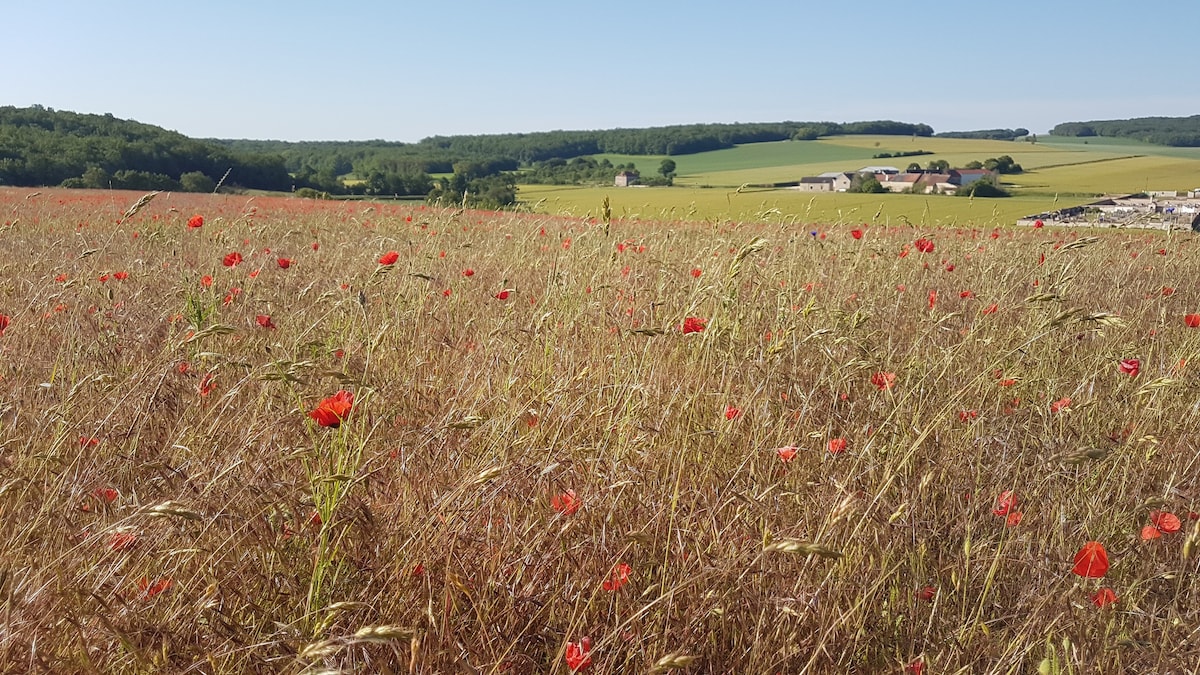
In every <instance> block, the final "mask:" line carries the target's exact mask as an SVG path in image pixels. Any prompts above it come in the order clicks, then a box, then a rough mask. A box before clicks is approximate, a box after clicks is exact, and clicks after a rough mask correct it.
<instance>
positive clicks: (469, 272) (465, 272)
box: [463, 267, 475, 277]
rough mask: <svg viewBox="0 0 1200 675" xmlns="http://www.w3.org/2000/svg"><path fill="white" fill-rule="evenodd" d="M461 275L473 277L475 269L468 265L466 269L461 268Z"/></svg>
mask: <svg viewBox="0 0 1200 675" xmlns="http://www.w3.org/2000/svg"><path fill="white" fill-rule="evenodd" d="M463 276H464V277H473V276H475V270H473V269H471V268H470V267H468V268H467V269H465V270H463Z"/></svg>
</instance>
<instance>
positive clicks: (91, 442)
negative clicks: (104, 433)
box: [79, 436, 100, 448]
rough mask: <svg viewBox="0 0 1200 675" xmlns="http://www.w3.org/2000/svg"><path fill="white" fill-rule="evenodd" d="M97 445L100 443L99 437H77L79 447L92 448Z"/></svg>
mask: <svg viewBox="0 0 1200 675" xmlns="http://www.w3.org/2000/svg"><path fill="white" fill-rule="evenodd" d="M97 445H100V439H99V438H96V437H95V436H80V437H79V447H81V448H94V447H96V446H97Z"/></svg>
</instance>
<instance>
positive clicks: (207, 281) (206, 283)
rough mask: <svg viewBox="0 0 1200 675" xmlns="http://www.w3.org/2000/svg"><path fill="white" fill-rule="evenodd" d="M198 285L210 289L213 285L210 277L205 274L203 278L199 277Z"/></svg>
mask: <svg viewBox="0 0 1200 675" xmlns="http://www.w3.org/2000/svg"><path fill="white" fill-rule="evenodd" d="M200 285H201V286H203V287H205V288H212V285H213V278H212V275H210V274H205V275H204V276H202V277H200Z"/></svg>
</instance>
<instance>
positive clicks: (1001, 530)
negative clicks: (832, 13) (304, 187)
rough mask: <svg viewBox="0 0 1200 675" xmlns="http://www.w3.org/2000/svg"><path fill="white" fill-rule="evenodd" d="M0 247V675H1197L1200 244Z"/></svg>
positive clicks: (733, 232) (11, 239)
mask: <svg viewBox="0 0 1200 675" xmlns="http://www.w3.org/2000/svg"><path fill="white" fill-rule="evenodd" d="M864 220H865V219H864ZM0 224H2V227H0V249H2V250H3V252H4V255H3V256H2V257H0V266H2V267H3V270H4V273H3V275H2V278H0V284H2V287H0V289H2V293H0V520H2V522H3V523H4V524H5V527H6V529H7V533H6V536H5V537H3V538H0V672H12V673H17V672H21V673H63V672H72V673H76V672H77V673H158V672H179V673H182V672H188V673H246V672H286V673H295V672H307V673H318V672H321V673H331V672H363V673H368V672H370V673H435V672H437V673H451V672H461V673H496V674H509V673H514V674H518V673H521V674H523V673H555V672H556V673H569V672H585V671H586V672H588V673H633V672H658V673H662V672H668V671H672V672H680V673H804V672H812V673H851V672H852V673H910V674H917V675H921V674H922V673H924V674H926V675H929V674H933V673H1028V672H1042V673H1093V672H1106V673H1117V672H1130V673H1185V672H1196V671H1197V665H1196V664H1198V663H1200V597H1198V596H1200V585H1198V583H1197V577H1198V574H1200V563H1198V562H1197V561H1198V559H1200V558H1198V556H1197V553H1198V551H1197V545H1198V544H1200V520H1198V517H1200V516H1198V515H1197V511H1200V453H1198V445H1200V444H1198V442H1197V440H1196V438H1197V437H1196V436H1195V435H1194V430H1195V429H1196V426H1197V425H1198V424H1200V373H1198V372H1197V371H1196V368H1197V367H1200V361H1197V359H1200V287H1197V285H1196V284H1195V282H1194V280H1195V279H1196V278H1197V275H1198V274H1200V258H1198V257H1197V256H1198V240H1197V239H1195V238H1194V237H1193V236H1192V235H1190V234H1188V235H1183V236H1181V235H1178V234H1176V235H1169V234H1165V233H1151V232H1137V233H1128V232H1119V231H1104V232H1087V231H1078V232H1076V231H1070V230H1066V229H1056V230H1054V231H1051V230H1050V228H1046V229H1024V230H1019V229H1008V228H998V229H993V228H952V227H943V228H935V227H914V226H899V225H897V224H893V225H892V226H882V225H873V224H868V225H865V226H864V225H863V224H862V222H857V223H855V222H847V223H844V224H836V225H821V224H814V223H807V222H804V223H798V222H787V223H781V222H741V221H732V220H725V221H715V220H714V221H709V222H688V221H687V220H685V219H681V220H672V221H664V222H653V221H643V220H622V219H619V218H615V219H611V220H607V221H606V220H605V219H603V218H590V217H567V216H546V215H529V214H506V213H491V212H474V211H462V210H438V209H431V208H429V207H420V206H412V207H408V206H404V207H399V206H392V205H371V204H367V203H361V202H359V203H345V202H319V201H311V200H301V199H287V198H264V197H247V196H224V195H223V196H204V195H182V194H157V195H152V196H151V195H141V194H138V193H124V192H102V191H88V192H72V191H66V190H45V191H42V192H33V191H30V190H15V189H0ZM1189 669H1190V670H1189Z"/></svg>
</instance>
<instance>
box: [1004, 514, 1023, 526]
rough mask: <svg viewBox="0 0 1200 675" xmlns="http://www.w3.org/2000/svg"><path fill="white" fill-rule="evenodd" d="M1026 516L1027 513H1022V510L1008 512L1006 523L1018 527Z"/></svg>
mask: <svg viewBox="0 0 1200 675" xmlns="http://www.w3.org/2000/svg"><path fill="white" fill-rule="evenodd" d="M1024 517H1025V514H1023V513H1021V512H1020V511H1013V512H1012V513H1010V514H1008V517H1007V518H1005V519H1004V524H1005V525H1006V526H1008V527H1016V526H1018V525H1020V524H1021V519H1022V518H1024Z"/></svg>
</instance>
